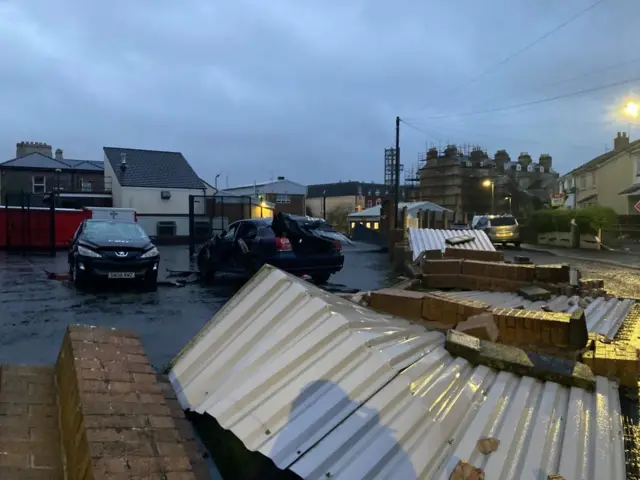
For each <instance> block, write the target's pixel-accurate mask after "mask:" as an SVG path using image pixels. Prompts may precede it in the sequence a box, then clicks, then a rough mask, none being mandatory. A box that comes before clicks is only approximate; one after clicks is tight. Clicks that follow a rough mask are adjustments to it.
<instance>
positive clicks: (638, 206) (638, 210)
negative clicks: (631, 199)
mask: <svg viewBox="0 0 640 480" xmlns="http://www.w3.org/2000/svg"><path fill="white" fill-rule="evenodd" d="M633 208H635V209H636V212H638V213H640V200H638V203H636V204H635V205H634V206H633Z"/></svg>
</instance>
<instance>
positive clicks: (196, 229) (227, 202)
mask: <svg viewBox="0 0 640 480" xmlns="http://www.w3.org/2000/svg"><path fill="white" fill-rule="evenodd" d="M261 216H265V217H266V216H269V217H270V216H272V212H271V210H270V209H268V208H267V207H263V206H260V205H259V204H257V203H256V201H255V200H254V199H252V198H251V197H245V196H218V195H189V253H190V254H191V255H193V254H194V253H195V251H196V247H197V246H198V245H201V244H202V243H204V242H206V241H207V240H209V239H210V238H211V237H212V236H213V235H216V234H218V233H220V232H221V231H223V230H224V229H225V228H227V225H229V224H230V223H233V222H237V221H238V220H245V219H248V218H256V217H261Z"/></svg>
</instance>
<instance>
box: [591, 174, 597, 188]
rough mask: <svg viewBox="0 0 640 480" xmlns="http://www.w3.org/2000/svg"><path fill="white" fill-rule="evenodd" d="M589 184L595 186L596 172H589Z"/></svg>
mask: <svg viewBox="0 0 640 480" xmlns="http://www.w3.org/2000/svg"><path fill="white" fill-rule="evenodd" d="M591 186H593V187H595V186H596V172H591Z"/></svg>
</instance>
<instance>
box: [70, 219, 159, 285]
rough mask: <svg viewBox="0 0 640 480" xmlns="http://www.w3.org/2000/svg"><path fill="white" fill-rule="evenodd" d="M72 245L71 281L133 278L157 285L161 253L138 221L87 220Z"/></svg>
mask: <svg viewBox="0 0 640 480" xmlns="http://www.w3.org/2000/svg"><path fill="white" fill-rule="evenodd" d="M70 243H71V244H70V248H69V280H71V281H72V282H73V283H74V284H75V285H77V286H83V285H85V284H86V283H88V282H90V281H91V280H99V279H107V280H120V279H129V280H137V281H139V282H142V283H143V284H144V285H146V286H148V287H151V288H153V287H155V285H156V283H157V281H158V263H159V262H160V253H159V252H158V249H157V248H156V247H155V245H154V244H153V243H152V242H151V240H150V239H149V237H148V236H147V234H146V233H145V232H144V230H143V229H142V228H140V226H139V225H138V224H137V223H135V222H124V221H110V220H85V221H83V222H82V223H81V224H80V226H79V227H78V230H76V233H75V234H74V236H73V239H72V240H71V242H70Z"/></svg>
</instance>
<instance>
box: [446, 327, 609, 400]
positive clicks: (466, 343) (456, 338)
mask: <svg viewBox="0 0 640 480" xmlns="http://www.w3.org/2000/svg"><path fill="white" fill-rule="evenodd" d="M445 348H446V349H447V350H448V351H449V353H451V354H452V355H456V356H459V357H463V358H465V359H466V360H467V361H469V362H470V363H472V364H474V365H486V366H488V367H490V368H495V369H496V370H503V371H505V370H506V371H508V372H512V373H515V374H517V375H523V376H529V377H534V378H537V379H539V380H543V381H550V382H555V383H559V384H561V385H566V386H568V387H579V388H584V389H588V390H591V391H592V390H594V389H595V384H596V377H595V375H594V374H593V372H592V371H591V369H590V368H589V367H588V366H587V365H585V364H583V363H579V362H575V361H571V360H568V359H564V358H558V357H554V356H551V355H540V354H538V353H534V352H529V351H525V350H523V349H521V348H517V347H513V346H509V345H502V344H499V343H493V342H488V341H486V340H480V339H477V338H475V337H472V336H470V335H466V334H464V333H462V332H457V331H455V330H449V331H448V332H447V337H446V340H445Z"/></svg>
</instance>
